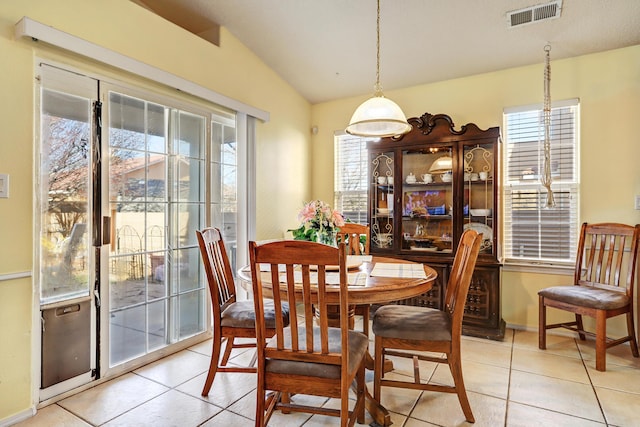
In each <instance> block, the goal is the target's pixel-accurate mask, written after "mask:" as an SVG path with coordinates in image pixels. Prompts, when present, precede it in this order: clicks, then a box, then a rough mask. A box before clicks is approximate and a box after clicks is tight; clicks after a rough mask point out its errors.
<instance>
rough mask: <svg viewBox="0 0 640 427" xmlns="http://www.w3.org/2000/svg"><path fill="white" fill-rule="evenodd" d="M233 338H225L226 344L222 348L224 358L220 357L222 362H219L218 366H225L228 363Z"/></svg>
mask: <svg viewBox="0 0 640 427" xmlns="http://www.w3.org/2000/svg"><path fill="white" fill-rule="evenodd" d="M234 339H235V337H227V343H226V345H225V347H224V356H222V360H221V361H220V366H226V365H227V362H229V357H230V356H231V350H232V349H233V341H234Z"/></svg>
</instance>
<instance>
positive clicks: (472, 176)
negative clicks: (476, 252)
mask: <svg viewBox="0 0 640 427" xmlns="http://www.w3.org/2000/svg"><path fill="white" fill-rule="evenodd" d="M493 147H494V145H493V144H485V145H482V144H479V145H473V146H471V145H469V146H465V147H464V162H465V170H464V192H465V198H466V200H467V201H468V212H465V216H464V221H463V223H464V225H463V228H464V229H467V228H471V229H474V230H476V231H477V232H479V233H482V239H483V240H482V245H481V246H480V253H481V254H482V253H484V254H493V253H494V246H495V245H494V242H493V238H494V232H493V229H494V226H495V225H494V214H495V208H496V207H495V206H494V205H493V203H494V199H495V198H494V188H495V178H496V176H495V171H494V164H495V162H494V153H493Z"/></svg>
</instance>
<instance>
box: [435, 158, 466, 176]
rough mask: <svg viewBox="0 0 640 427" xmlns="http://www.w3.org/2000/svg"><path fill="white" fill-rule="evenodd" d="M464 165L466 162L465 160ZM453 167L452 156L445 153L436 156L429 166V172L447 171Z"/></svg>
mask: <svg viewBox="0 0 640 427" xmlns="http://www.w3.org/2000/svg"><path fill="white" fill-rule="evenodd" d="M465 166H466V162H465ZM451 169H453V158H452V157H451V156H448V155H445V156H442V157H438V158H437V159H436V160H435V161H434V162H433V163H432V164H431V167H430V168H429V173H442V172H449V171H450V170H451Z"/></svg>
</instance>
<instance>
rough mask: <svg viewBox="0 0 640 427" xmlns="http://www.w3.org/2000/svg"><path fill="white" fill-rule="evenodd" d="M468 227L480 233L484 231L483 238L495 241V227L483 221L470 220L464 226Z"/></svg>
mask: <svg viewBox="0 0 640 427" xmlns="http://www.w3.org/2000/svg"><path fill="white" fill-rule="evenodd" d="M463 228H464V229H465V230H466V229H468V228H469V229H471V230H475V231H477V232H478V233H482V240H488V241H490V242H491V241H493V229H492V228H491V227H489V226H488V225H487V224H483V223H481V222H469V223H467V224H465V225H464V227H463Z"/></svg>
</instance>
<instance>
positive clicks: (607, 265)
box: [538, 223, 640, 371]
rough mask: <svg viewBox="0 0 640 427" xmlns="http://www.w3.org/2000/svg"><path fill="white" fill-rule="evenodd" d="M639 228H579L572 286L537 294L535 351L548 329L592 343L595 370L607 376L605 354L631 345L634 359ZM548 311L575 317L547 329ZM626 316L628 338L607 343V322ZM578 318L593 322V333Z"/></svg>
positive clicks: (544, 341)
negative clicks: (574, 334) (590, 339)
mask: <svg viewBox="0 0 640 427" xmlns="http://www.w3.org/2000/svg"><path fill="white" fill-rule="evenodd" d="M639 239H640V225H636V226H632V225H626V224H617V223H601V224H587V223H584V224H582V227H581V230H580V241H579V243H578V253H577V257H576V265H575V270H574V274H573V285H570V286H552V287H549V288H545V289H542V290H541V291H539V292H538V309H539V316H538V322H539V325H538V347H539V348H540V349H542V350H544V349H546V347H547V329H553V328H566V329H569V330H572V331H575V332H578V336H579V337H580V339H581V340H583V341H584V340H585V339H586V335H589V336H594V337H595V340H596V370H598V371H605V370H606V357H607V354H606V351H607V348H610V347H613V346H616V345H619V344H622V343H625V342H629V343H630V347H631V354H633V356H634V357H638V342H637V339H636V333H635V330H634V325H633V288H634V283H635V280H636V264H637V259H638V245H639V241H638V240H639ZM547 307H553V308H557V309H560V310H564V311H569V312H571V313H574V315H575V319H574V320H573V321H569V322H560V323H554V324H547V310H546V309H547ZM622 314H624V315H626V318H627V319H626V320H627V335H626V336H624V337H622V338H618V339H612V338H609V337H607V319H609V318H611V317H614V316H620V315H622ZM582 316H589V317H593V318H595V329H596V331H595V333H593V332H589V331H585V329H584V325H583V322H582Z"/></svg>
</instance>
